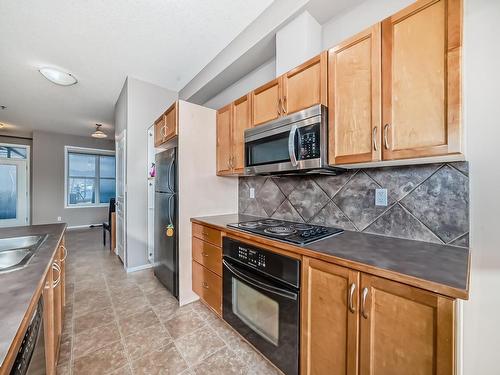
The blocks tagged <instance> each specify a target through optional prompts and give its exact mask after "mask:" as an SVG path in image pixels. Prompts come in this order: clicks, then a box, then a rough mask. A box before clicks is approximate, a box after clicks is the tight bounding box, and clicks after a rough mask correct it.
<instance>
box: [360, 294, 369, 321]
mask: <svg viewBox="0 0 500 375" xmlns="http://www.w3.org/2000/svg"><path fill="white" fill-rule="evenodd" d="M367 296H368V288H364V289H363V293H362V295H361V315H362V316H363V318H365V319H368V314H367V313H366V311H365V309H366V297H367Z"/></svg>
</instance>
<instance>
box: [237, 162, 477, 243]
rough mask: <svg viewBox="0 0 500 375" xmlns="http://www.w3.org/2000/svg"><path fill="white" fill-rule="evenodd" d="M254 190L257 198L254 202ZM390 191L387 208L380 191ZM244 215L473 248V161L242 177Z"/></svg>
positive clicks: (241, 204) (240, 182) (240, 200)
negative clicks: (378, 202) (377, 203)
mask: <svg viewBox="0 0 500 375" xmlns="http://www.w3.org/2000/svg"><path fill="white" fill-rule="evenodd" d="M251 188H253V189H254V192H255V198H250V189H251ZM378 188H385V189H387V200H388V202H387V203H388V205H387V207H381V206H375V189H378ZM238 211H239V213H243V214H249V215H256V216H264V217H273V218H279V219H285V220H291V221H300V222H310V223H314V224H320V225H331V226H338V227H342V228H344V229H349V230H355V231H361V232H367V233H375V234H381V235H386V236H391V237H400V238H407V239H413V240H420V241H427V242H435V243H446V244H453V245H457V246H465V247H468V246H469V165H468V163H467V162H456V163H446V164H426V165H413V166H405V167H386V168H376V169H360V170H351V171H347V172H345V173H344V174H341V175H338V176H307V177H304V176H286V177H240V178H239V207H238Z"/></svg>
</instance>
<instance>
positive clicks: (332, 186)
mask: <svg viewBox="0 0 500 375" xmlns="http://www.w3.org/2000/svg"><path fill="white" fill-rule="evenodd" d="M356 172H357V171H346V172H344V173H342V174H339V175H337V176H328V175H320V176H316V177H314V181H315V182H316V183H317V184H318V185H319V187H320V188H321V189H323V190H324V191H325V192H326V194H328V196H329V197H330V198H332V197H333V196H334V195H335V194H337V193H338V192H339V190H340V189H342V187H343V186H344V185H345V184H346V183H347V181H349V179H351V178H352V176H354V174H356Z"/></svg>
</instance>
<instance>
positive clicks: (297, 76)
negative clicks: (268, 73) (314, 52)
mask: <svg viewBox="0 0 500 375" xmlns="http://www.w3.org/2000/svg"><path fill="white" fill-rule="evenodd" d="M327 61H328V53H327V51H324V52H322V53H321V54H320V55H318V56H315V57H313V58H312V59H310V60H308V61H306V62H305V63H303V64H301V65H300V66H298V67H297V68H295V69H293V70H291V71H289V72H288V73H285V74H284V75H283V90H282V98H281V102H282V106H283V111H282V115H288V114H291V113H294V112H297V111H300V110H302V109H305V108H309V107H311V106H313V105H315V104H323V105H325V106H326V105H327V85H328V80H327V65H328V64H327Z"/></svg>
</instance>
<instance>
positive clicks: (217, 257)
mask: <svg viewBox="0 0 500 375" xmlns="http://www.w3.org/2000/svg"><path fill="white" fill-rule="evenodd" d="M193 260H195V261H197V262H198V263H199V264H201V265H203V266H205V267H206V268H208V269H209V270H210V271H212V272H215V273H216V274H217V275H219V276H222V250H221V248H220V247H217V246H214V245H212V244H209V243H208V242H205V241H202V240H200V239H199V238H196V237H193Z"/></svg>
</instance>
